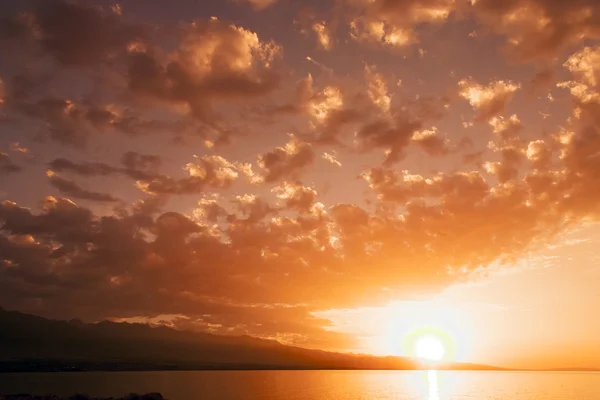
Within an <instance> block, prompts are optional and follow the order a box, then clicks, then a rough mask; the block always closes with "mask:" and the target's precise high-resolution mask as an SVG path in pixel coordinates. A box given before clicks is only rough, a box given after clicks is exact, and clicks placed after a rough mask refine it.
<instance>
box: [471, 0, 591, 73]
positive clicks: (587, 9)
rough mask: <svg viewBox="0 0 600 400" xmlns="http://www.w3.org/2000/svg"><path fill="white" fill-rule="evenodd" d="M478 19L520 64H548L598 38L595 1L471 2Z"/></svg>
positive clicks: (525, 0) (518, 0)
mask: <svg viewBox="0 0 600 400" xmlns="http://www.w3.org/2000/svg"><path fill="white" fill-rule="evenodd" d="M472 4H474V11H475V13H476V15H477V16H478V18H479V19H480V20H481V21H482V22H483V23H485V24H487V25H489V26H491V27H492V29H494V30H495V31H496V32H497V33H499V34H502V35H504V36H505V37H506V39H507V40H506V45H505V47H506V51H507V52H508V54H509V55H510V56H511V57H512V58H514V59H516V60H519V61H531V60H551V59H552V58H553V57H555V56H557V55H558V53H559V52H560V51H561V50H563V49H565V48H568V47H570V46H572V45H575V44H577V43H580V42H581V40H585V39H591V40H593V39H598V38H600V24H599V22H598V21H599V20H598V15H600V5H598V2H596V1H595V0H577V1H560V0H515V1H507V2H498V1H494V0H477V1H476V2H472Z"/></svg>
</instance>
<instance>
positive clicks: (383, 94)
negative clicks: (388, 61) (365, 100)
mask: <svg viewBox="0 0 600 400" xmlns="http://www.w3.org/2000/svg"><path fill="white" fill-rule="evenodd" d="M365 77H366V79H367V84H368V93H369V98H370V99H371V101H372V102H373V104H375V105H376V106H377V107H379V109H381V111H382V112H384V113H387V112H388V111H390V106H391V103H392V99H391V97H390V96H389V94H388V89H387V85H386V83H385V81H384V79H383V76H381V74H378V73H376V72H374V71H373V69H372V68H371V67H369V66H368V65H366V66H365Z"/></svg>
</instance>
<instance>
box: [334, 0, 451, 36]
mask: <svg viewBox="0 0 600 400" xmlns="http://www.w3.org/2000/svg"><path fill="white" fill-rule="evenodd" d="M346 3H348V4H349V6H350V8H351V10H352V11H353V13H354V15H356V17H354V18H353V19H352V20H351V22H350V35H351V37H352V38H353V39H355V40H359V41H367V42H372V43H377V44H380V45H385V46H390V47H404V46H407V45H410V44H413V43H415V42H417V41H418V37H417V34H416V29H415V28H416V27H418V26H420V25H423V24H439V23H443V22H445V21H446V20H447V19H448V17H449V16H450V14H451V13H452V12H453V11H454V9H455V1H454V0H436V1H422V0H392V1H389V0H346Z"/></svg>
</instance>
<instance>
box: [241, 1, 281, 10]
mask: <svg viewBox="0 0 600 400" xmlns="http://www.w3.org/2000/svg"><path fill="white" fill-rule="evenodd" d="M237 1H239V2H242V3H243V2H246V3H250V5H251V6H252V7H253V8H254V9H255V10H257V11H261V10H264V9H266V8H268V7H270V6H272V5H273V4H275V3H276V2H277V0H237Z"/></svg>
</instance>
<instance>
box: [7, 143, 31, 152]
mask: <svg viewBox="0 0 600 400" xmlns="http://www.w3.org/2000/svg"><path fill="white" fill-rule="evenodd" d="M10 151H13V152H15V153H25V154H26V153H29V149H28V148H27V147H25V146H21V144H20V143H19V142H12V143H11V144H10Z"/></svg>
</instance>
